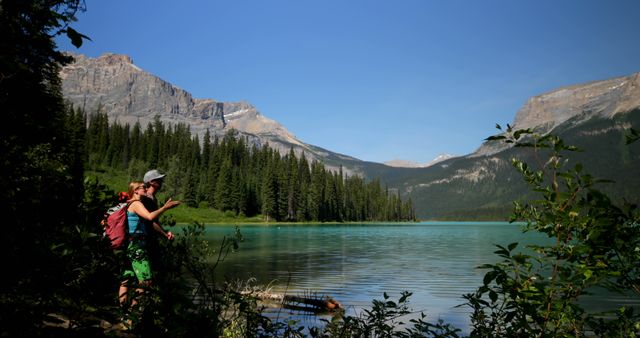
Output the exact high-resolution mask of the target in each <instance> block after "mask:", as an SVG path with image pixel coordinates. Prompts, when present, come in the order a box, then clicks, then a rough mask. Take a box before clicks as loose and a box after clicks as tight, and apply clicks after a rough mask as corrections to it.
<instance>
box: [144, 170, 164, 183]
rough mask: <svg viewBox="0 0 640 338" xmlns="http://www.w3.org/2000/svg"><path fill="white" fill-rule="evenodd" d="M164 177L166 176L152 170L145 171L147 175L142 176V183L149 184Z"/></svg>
mask: <svg viewBox="0 0 640 338" xmlns="http://www.w3.org/2000/svg"><path fill="white" fill-rule="evenodd" d="M165 176H166V175H164V174H161V173H160V172H159V171H158V170H156V169H153V170H149V171H147V173H146V174H144V179H143V181H144V183H149V182H151V181H154V180H159V179H162V178H164V177H165Z"/></svg>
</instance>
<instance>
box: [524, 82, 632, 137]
mask: <svg viewBox="0 0 640 338" xmlns="http://www.w3.org/2000/svg"><path fill="white" fill-rule="evenodd" d="M639 106H640V73H636V74H633V75H630V76H624V77H618V78H613V79H609V80H604V81H595V82H591V83H587V84H582V85H575V86H569V87H563V88H559V89H556V90H553V91H551V92H548V93H545V94H542V95H538V96H535V97H532V98H530V99H529V100H528V101H527V102H526V103H525V104H524V106H523V107H522V108H521V109H520V110H519V111H518V113H517V114H516V117H515V120H514V122H513V126H514V127H515V128H518V129H524V128H536V127H545V126H546V128H547V129H549V130H550V128H553V127H554V126H557V125H559V124H560V123H562V122H565V121H567V120H569V119H571V118H573V117H575V116H578V115H581V114H584V115H587V117H589V116H594V115H598V116H603V117H611V116H613V115H615V114H617V113H621V112H628V111H630V110H632V109H634V108H636V107H639Z"/></svg>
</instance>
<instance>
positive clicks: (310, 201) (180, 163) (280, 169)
mask: <svg viewBox="0 0 640 338" xmlns="http://www.w3.org/2000/svg"><path fill="white" fill-rule="evenodd" d="M88 120H89V121H88V127H87V133H86V139H85V144H86V150H87V153H88V163H87V168H88V169H93V170H99V169H100V168H104V167H109V168H114V169H117V170H123V171H124V170H126V171H127V173H128V175H129V177H132V178H140V177H142V174H143V173H144V172H145V171H146V170H148V169H149V168H160V169H161V170H163V171H164V172H166V173H167V174H168V175H167V179H166V187H165V191H166V192H167V193H168V194H169V195H170V196H174V197H175V198H177V199H180V200H182V201H183V202H184V203H185V204H187V205H188V206H190V207H198V208H216V209H219V210H222V211H233V212H235V213H236V214H238V215H244V216H248V217H251V216H255V215H258V214H261V215H262V216H263V218H264V219H265V220H266V221H272V220H275V221H292V222H306V221H313V222H317V221H320V222H331V221H335V222H343V221H355V222H359V221H413V220H415V211H414V208H413V205H412V202H411V200H407V201H402V200H401V198H400V197H399V196H398V195H397V194H393V193H389V190H388V189H387V188H383V187H382V184H381V183H380V181H379V180H373V181H368V182H367V181H365V179H363V178H362V177H360V176H348V175H345V174H344V173H343V172H342V170H339V171H338V172H334V171H331V170H328V169H326V168H325V166H324V165H323V164H322V163H321V162H318V161H312V162H311V163H309V161H308V160H307V159H306V157H305V155H304V153H303V154H302V155H301V156H299V157H297V156H296V155H295V154H294V152H293V150H290V151H289V153H288V154H285V155H284V156H283V155H281V154H280V153H279V152H278V151H276V150H274V149H272V148H270V147H269V146H268V145H266V146H262V147H258V146H256V145H251V144H249V143H248V142H247V140H246V139H245V138H243V137H240V136H239V134H238V133H237V132H235V131H233V130H231V131H230V132H228V133H227V134H226V135H225V136H224V137H223V138H221V139H219V138H218V137H213V138H212V137H211V136H210V134H209V132H207V134H206V135H205V136H204V139H203V140H202V141H200V140H199V139H198V137H197V136H195V137H194V136H192V135H191V133H190V131H189V126H188V125H185V124H178V125H174V126H166V125H164V124H163V123H162V122H160V121H159V120H158V119H156V121H155V122H154V123H153V124H149V125H148V126H146V128H144V129H143V128H142V126H141V125H140V124H138V123H136V124H135V125H134V126H133V127H131V126H130V125H121V124H118V123H111V124H110V123H109V119H108V117H107V115H106V114H104V113H97V114H92V115H91V116H89V117H88ZM123 189H124V187H123Z"/></svg>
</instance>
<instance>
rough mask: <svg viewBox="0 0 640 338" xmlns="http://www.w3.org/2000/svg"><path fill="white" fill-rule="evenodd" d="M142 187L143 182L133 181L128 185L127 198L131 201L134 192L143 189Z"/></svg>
mask: <svg viewBox="0 0 640 338" xmlns="http://www.w3.org/2000/svg"><path fill="white" fill-rule="evenodd" d="M143 186H144V182H141V181H133V182H131V183H129V191H128V194H129V198H130V199H133V196H134V194H135V192H136V190H138V188H140V187H143Z"/></svg>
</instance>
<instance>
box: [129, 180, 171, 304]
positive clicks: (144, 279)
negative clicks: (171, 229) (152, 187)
mask: <svg viewBox="0 0 640 338" xmlns="http://www.w3.org/2000/svg"><path fill="white" fill-rule="evenodd" d="M146 190H147V188H146V186H145V184H144V182H131V183H130V184H129V196H131V199H130V200H129V203H130V204H129V207H128V209H127V221H128V227H129V229H128V230H129V237H130V242H129V246H128V247H127V257H128V258H129V260H130V261H131V267H130V270H126V271H125V272H124V274H123V277H124V278H125V280H124V281H123V282H122V283H121V284H120V291H119V300H120V304H121V305H125V304H126V303H127V292H128V284H129V283H128V281H129V280H130V279H132V278H133V277H135V278H136V279H137V280H138V288H137V289H136V297H134V298H133V299H132V301H131V307H133V306H135V305H136V304H137V303H138V300H137V299H136V298H137V297H139V296H142V295H143V294H144V291H145V289H147V288H149V287H150V286H151V283H152V280H153V274H152V272H151V264H150V263H149V254H148V252H147V243H146V238H147V236H148V232H147V227H146V226H145V223H146V221H152V220H153V219H155V218H157V217H158V216H160V215H161V214H162V213H164V212H165V211H167V210H169V209H171V208H173V207H176V206H177V205H179V204H180V202H179V201H173V200H171V199H169V200H167V202H166V203H165V204H164V205H163V206H162V207H160V208H159V209H157V210H155V211H153V212H150V211H149V210H147V208H145V206H144V205H143V204H142V201H141V199H142V198H143V196H145V195H146Z"/></svg>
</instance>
